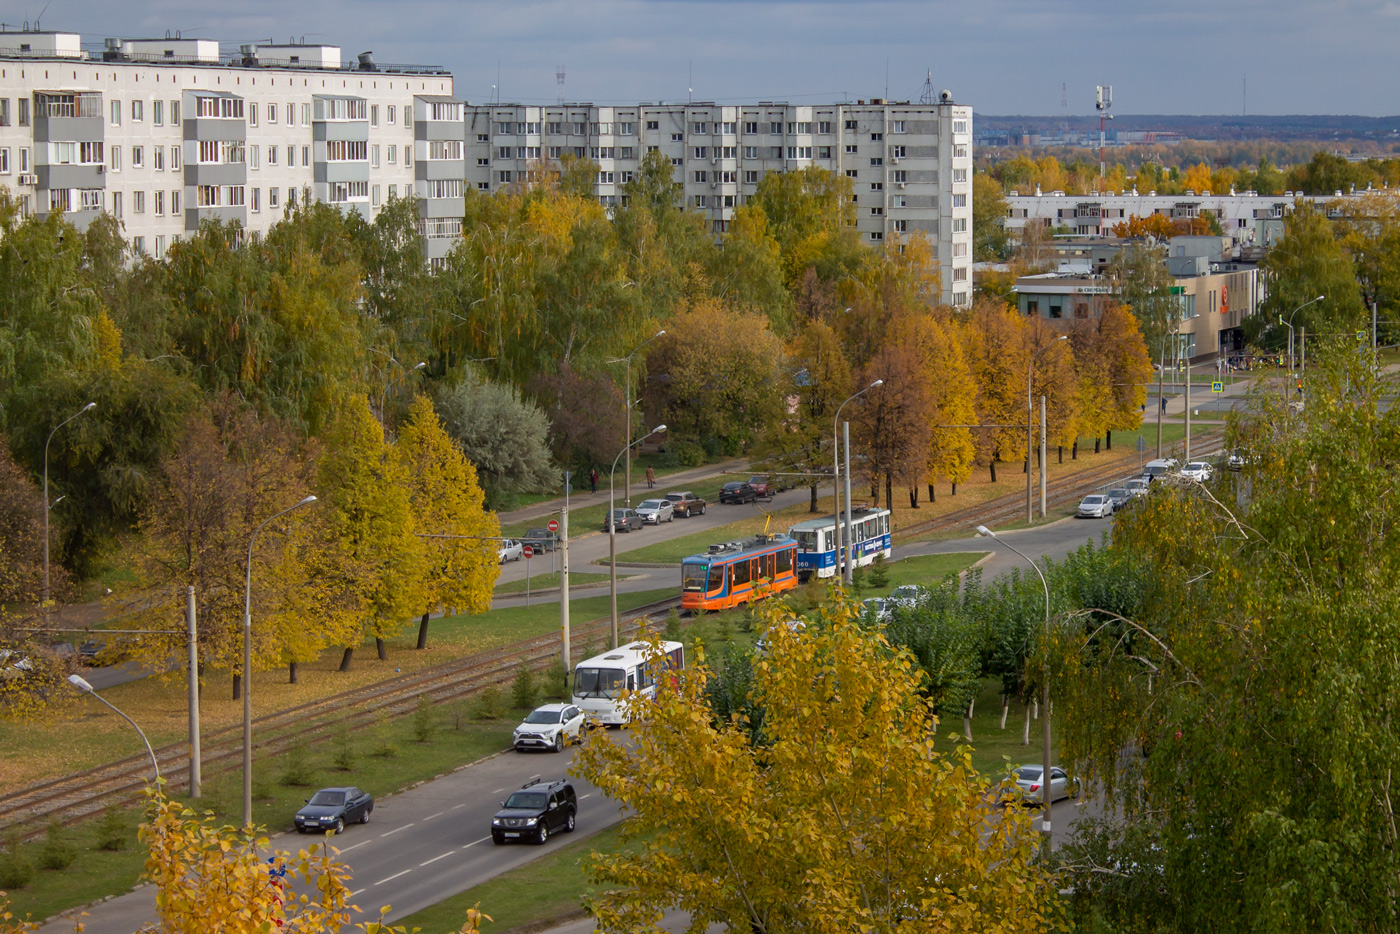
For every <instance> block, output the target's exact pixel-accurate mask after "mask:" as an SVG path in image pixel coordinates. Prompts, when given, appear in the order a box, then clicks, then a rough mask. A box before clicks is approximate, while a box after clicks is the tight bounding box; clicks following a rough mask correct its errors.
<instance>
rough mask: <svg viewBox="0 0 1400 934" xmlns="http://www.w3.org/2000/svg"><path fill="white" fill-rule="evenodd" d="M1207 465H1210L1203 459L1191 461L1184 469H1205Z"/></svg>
mask: <svg viewBox="0 0 1400 934" xmlns="http://www.w3.org/2000/svg"><path fill="white" fill-rule="evenodd" d="M1209 466H1210V465H1209V464H1207V463H1205V462H1204V461H1193V462H1192V463H1190V464H1187V465H1186V469H1187V470H1205V469H1206V468H1208V467H1209Z"/></svg>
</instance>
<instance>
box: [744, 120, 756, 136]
mask: <svg viewBox="0 0 1400 934" xmlns="http://www.w3.org/2000/svg"><path fill="white" fill-rule="evenodd" d="M744 132H745V133H757V132H758V121H757V120H753V121H749V122H746V123H745V124H744Z"/></svg>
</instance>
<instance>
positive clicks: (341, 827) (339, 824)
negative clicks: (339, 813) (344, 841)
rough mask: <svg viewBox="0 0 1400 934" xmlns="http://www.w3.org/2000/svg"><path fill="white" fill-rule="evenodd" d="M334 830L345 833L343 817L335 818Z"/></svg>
mask: <svg viewBox="0 0 1400 934" xmlns="http://www.w3.org/2000/svg"><path fill="white" fill-rule="evenodd" d="M335 832H336V833H345V818H343V817H339V818H336V821H335Z"/></svg>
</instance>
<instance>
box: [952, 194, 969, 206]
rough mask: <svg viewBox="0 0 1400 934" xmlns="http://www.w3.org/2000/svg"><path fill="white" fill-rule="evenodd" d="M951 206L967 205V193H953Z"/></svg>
mask: <svg viewBox="0 0 1400 934" xmlns="http://www.w3.org/2000/svg"><path fill="white" fill-rule="evenodd" d="M953 207H955V208H965V207H967V195H953Z"/></svg>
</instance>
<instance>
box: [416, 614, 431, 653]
mask: <svg viewBox="0 0 1400 934" xmlns="http://www.w3.org/2000/svg"><path fill="white" fill-rule="evenodd" d="M430 616H431V613H429V612H424V614H423V618H422V619H421V620H420V621H419V622H418V648H420V649H426V648H427V647H428V618H429V617H430Z"/></svg>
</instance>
